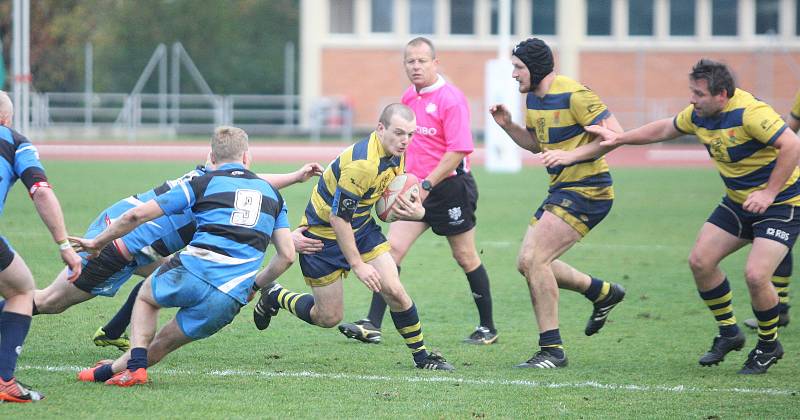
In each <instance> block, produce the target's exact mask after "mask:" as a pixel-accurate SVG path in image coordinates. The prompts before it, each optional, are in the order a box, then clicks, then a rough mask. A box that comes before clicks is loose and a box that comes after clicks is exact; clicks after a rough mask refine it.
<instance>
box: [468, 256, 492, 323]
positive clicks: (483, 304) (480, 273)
mask: <svg viewBox="0 0 800 420" xmlns="http://www.w3.org/2000/svg"><path fill="white" fill-rule="evenodd" d="M466 275H467V281H468V282H469V288H470V290H471V291H472V298H473V299H474V300H475V306H477V307H478V317H479V318H480V324H481V326H482V327H486V328H488V329H489V331H491V332H493V333H496V332H497V330H496V329H495V328H494V319H493V318H492V292H491V289H490V288H489V275H488V274H487V273H486V269H485V268H484V267H483V264H481V265H480V266H478V268H476V269H474V270H472V271H470V272H469V273H466Z"/></svg>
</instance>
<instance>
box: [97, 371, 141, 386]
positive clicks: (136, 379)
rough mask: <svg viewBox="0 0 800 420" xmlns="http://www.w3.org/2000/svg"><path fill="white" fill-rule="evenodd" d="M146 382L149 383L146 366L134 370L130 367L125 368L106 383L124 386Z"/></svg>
mask: <svg viewBox="0 0 800 420" xmlns="http://www.w3.org/2000/svg"><path fill="white" fill-rule="evenodd" d="M144 383H147V369H145V368H139V369H136V370H133V371H132V370H130V369H125V370H123V371H122V372H120V373H117V374H116V375H114V376H112V377H111V379H109V380H107V381H106V385H116V386H122V387H129V386H134V385H139V384H144Z"/></svg>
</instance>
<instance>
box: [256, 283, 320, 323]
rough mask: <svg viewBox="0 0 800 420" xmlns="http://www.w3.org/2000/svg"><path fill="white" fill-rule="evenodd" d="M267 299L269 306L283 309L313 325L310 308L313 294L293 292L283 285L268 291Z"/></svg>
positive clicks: (312, 303) (312, 305)
mask: <svg viewBox="0 0 800 420" xmlns="http://www.w3.org/2000/svg"><path fill="white" fill-rule="evenodd" d="M263 298H264V297H263V296H262V299H263ZM267 299H268V302H269V304H270V305H271V306H273V307H274V306H277V307H280V308H282V309H285V310H287V311H289V312H291V313H292V314H294V316H296V317H298V318H300V319H302V320H303V321H305V322H307V323H309V324H311V325H315V324H314V321H313V320H312V319H311V308H313V307H314V303H315V301H314V296H313V295H311V294H310V293H295V292H292V291H290V290H289V289H287V288H285V287H281V288H277V289H275V290H273V291H272V292H271V293H269V295H267Z"/></svg>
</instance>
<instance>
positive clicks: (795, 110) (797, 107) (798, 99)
mask: <svg viewBox="0 0 800 420" xmlns="http://www.w3.org/2000/svg"><path fill="white" fill-rule="evenodd" d="M789 112H791V113H792V117H794V119H796V120H800V90H798V91H797V95H795V97H794V103H793V104H792V110H791V111H789Z"/></svg>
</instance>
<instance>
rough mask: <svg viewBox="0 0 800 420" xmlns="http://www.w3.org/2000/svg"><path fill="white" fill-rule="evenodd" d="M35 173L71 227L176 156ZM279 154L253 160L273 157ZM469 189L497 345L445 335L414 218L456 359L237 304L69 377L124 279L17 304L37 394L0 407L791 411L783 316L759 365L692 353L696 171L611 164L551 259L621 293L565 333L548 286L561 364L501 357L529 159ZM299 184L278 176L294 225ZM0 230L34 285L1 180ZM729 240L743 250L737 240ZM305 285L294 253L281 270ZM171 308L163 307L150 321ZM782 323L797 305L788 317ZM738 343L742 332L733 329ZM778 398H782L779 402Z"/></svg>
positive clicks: (710, 185) (451, 304) (138, 413)
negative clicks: (215, 322)
mask: <svg viewBox="0 0 800 420" xmlns="http://www.w3.org/2000/svg"><path fill="white" fill-rule="evenodd" d="M47 167H48V175H49V176H50V179H51V181H52V183H53V184H54V185H55V189H56V192H57V194H58V196H59V198H60V200H61V202H62V206H63V207H64V209H65V214H66V217H67V221H68V225H69V228H70V231H71V232H72V233H82V232H83V231H84V230H85V229H86V227H87V226H88V224H89V223H90V222H91V221H92V220H93V218H94V217H95V216H96V214H97V213H98V212H99V211H100V210H102V209H103V208H105V207H106V206H107V205H109V204H110V203H112V202H114V201H115V200H117V199H119V198H121V197H123V196H126V195H129V194H131V193H136V192H140V191H143V190H146V189H147V188H150V187H152V186H153V185H156V184H157V183H159V182H161V181H162V180H163V179H166V178H174V177H177V176H178V175H180V174H182V173H184V172H185V171H186V170H188V169H189V165H186V164H180V163H174V164H169V163H142V164H130V163H120V162H114V163H95V162H68V163H67V162H50V163H48V165H47ZM290 168H291V167H289V166H286V165H259V166H258V167H256V168H255V169H257V170H258V171H271V172H279V171H284V170H288V169H290ZM476 177H477V179H478V183H479V188H480V193H481V198H480V202H479V211H478V217H479V224H478V231H477V243H478V248H479V251H480V253H481V257H482V259H483V262H484V264H485V266H486V267H487V269H488V272H489V274H490V277H491V279H492V293H493V299H494V305H495V320H496V323H497V327H498V329H499V331H500V339H499V343H498V344H496V345H493V346H488V347H472V346H467V345H464V344H462V343H461V339H462V338H463V337H465V336H466V335H467V334H468V333H469V332H471V331H472V329H473V328H474V327H475V325H477V313H476V310H475V306H474V303H473V302H472V299H471V297H470V293H469V289H468V286H467V283H466V281H465V278H464V275H463V273H462V272H461V270H460V269H459V268H458V266H457V265H456V264H455V262H454V261H453V259H452V258H451V257H450V250H449V248H448V246H447V243H446V241H445V240H444V239H443V238H439V237H436V236H434V235H433V234H431V233H426V234H425V235H424V236H423V237H421V238H420V239H419V241H418V242H417V244H416V245H415V246H414V248H412V250H411V253H410V254H409V256H408V257H407V259H406V261H405V262H404V264H403V280H404V284H405V285H406V288H407V289H408V291H409V293H410V295H411V296H412V298H413V299H414V300H415V302H416V304H417V307H418V309H419V312H420V318H421V320H422V322H423V327H424V332H425V339H426V343H427V344H428V346H429V347H432V348H434V349H437V350H440V351H441V352H442V353H443V354H444V355H445V356H446V357H447V359H448V360H449V361H451V362H453V364H454V365H455V366H456V369H457V370H456V372H454V373H451V374H447V373H439V372H422V371H418V370H416V369H413V368H412V366H411V359H410V356H409V354H408V351H407V349H406V348H405V346H404V345H403V342H402V340H401V338H400V337H399V335H398V334H396V333H394V331H393V329H392V327H391V321H390V320H389V319H388V317H387V319H386V320H385V321H384V343H383V344H380V345H365V344H361V343H358V342H355V341H352V340H346V339H345V338H344V337H342V336H341V335H340V334H339V333H338V332H337V331H336V330H335V329H333V330H323V329H320V328H316V327H311V326H308V325H306V324H305V323H303V322H302V321H299V320H298V319H296V318H294V317H292V316H291V315H287V314H285V313H281V314H280V315H279V316H278V317H277V318H276V319H275V320H273V323H272V326H271V327H270V329H269V330H267V331H265V332H259V331H257V330H256V329H255V328H254V326H253V325H252V321H251V319H252V318H251V307H250V306H248V307H245V308H244V309H243V310H242V313H241V314H240V316H239V317H237V319H236V320H235V321H234V322H233V324H232V325H230V326H229V327H227V328H225V329H224V330H222V331H221V332H220V333H218V334H217V335H215V336H213V337H211V338H209V339H207V340H203V341H202V342H198V343H193V344H191V345H189V346H188V347H185V348H183V349H180V350H178V351H177V352H176V353H174V354H172V355H171V356H169V357H168V358H167V359H166V360H164V361H163V362H162V363H161V364H159V365H158V366H156V367H154V368H152V369H151V373H150V378H151V383H149V384H148V385H146V386H142V387H139V388H138V389H118V388H111V387H106V386H104V385H100V384H84V383H78V382H76V381H75V379H74V376H75V373H76V371H77V368H78V367H86V366H91V365H92V364H93V363H94V362H95V361H96V360H98V359H101V358H108V357H114V356H117V353H116V352H115V351H113V350H109V349H101V348H96V347H94V346H93V345H92V343H91V336H92V334H93V333H94V331H95V329H96V328H97V327H98V326H100V325H102V324H103V323H104V322H105V320H106V319H107V318H108V317H110V316H111V315H112V314H113V312H114V311H115V310H116V308H117V306H118V305H119V304H120V303H121V300H122V299H123V298H124V296H126V295H127V292H128V290H129V289H130V287H131V286H133V284H134V282H130V283H129V284H127V285H126V286H125V287H124V288H123V290H122V291H121V292H120V294H119V295H118V296H117V298H114V299H108V298H97V299H94V300H92V301H90V302H87V303H85V304H82V305H80V306H77V307H75V308H72V309H70V310H68V311H67V312H66V313H64V314H61V315H58V316H41V317H37V318H36V319H35V320H34V323H33V327H32V329H31V333H30V335H29V337H28V340H27V343H26V347H25V351H24V352H23V354H22V357H21V358H20V369H19V372H18V374H19V377H20V378H21V379H22V380H23V381H24V382H27V383H30V384H35V385H36V386H37V387H38V388H39V389H41V390H42V391H43V392H44V393H46V395H47V400H46V401H45V402H43V403H40V404H35V405H28V406H10V405H5V406H3V407H2V409H1V410H2V411H0V413H2V417H11V416H18V417H22V416H25V417H30V418H55V417H64V416H67V417H89V418H91V417H112V418H118V417H120V418H123V417H139V418H149V417H181V418H183V417H192V418H222V417H225V418H228V417H234V418H244V417H247V418H253V417H269V418H278V417H283V418H291V417H317V418H327V417H337V418H339V417H343V418H351V417H353V418H355V417H359V418H373V417H415V418H432V417H437V418H470V417H476V418H483V417H488V418H522V417H541V418H551V417H555V416H559V417H566V418H600V417H617V418H642V417H646V418H652V417H656V418H676V417H680V418H714V416H717V417H719V418H738V417H756V418H782V417H783V418H789V417H795V416H797V404H798V397H797V392H798V391H800V384H799V382H800V381H798V379H797V378H798V376H800V364H798V363H797V360H798V348H800V337H798V334H797V329H798V325H796V324H794V323H793V324H792V325H790V326H789V327H788V329H783V330H781V341H782V343H783V345H784V348H785V349H786V355H785V357H784V360H783V361H782V362H781V363H779V364H778V365H776V366H774V367H772V368H771V369H770V371H769V373H768V374H767V375H762V376H758V377H743V376H740V375H737V374H736V371H737V370H738V369H739V368H740V367H741V364H742V362H743V361H744V358H745V356H746V352H739V353H732V354H731V355H730V356H729V358H728V360H726V361H725V362H724V363H723V364H722V365H720V366H717V367H713V368H701V367H700V366H699V365H698V364H697V359H698V357H699V356H700V355H701V354H702V353H703V352H704V351H705V350H707V348H708V346H709V345H710V343H711V339H712V337H713V336H714V334H715V333H716V327H715V324H714V321H713V318H712V316H711V315H710V313H709V311H708V310H707V309H706V308H705V306H704V305H703V303H702V301H701V300H700V299H699V297H698V296H697V292H696V290H695V288H694V283H693V281H692V279H691V275H690V272H689V269H688V266H687V263H686V257H687V255H688V253H689V250H690V248H691V246H692V244H693V242H694V239H695V236H696V233H697V230H698V229H699V227H700V226H701V225H702V223H703V221H704V220H705V219H706V217H707V216H708V214H709V213H710V211H711V210H712V209H713V208H714V207H715V206H716V205H717V203H718V201H719V199H720V197H721V195H722V185H721V182H720V180H719V177H718V176H717V175H716V173H715V172H714V171H713V170H711V169H617V170H615V171H614V177H615V182H616V192H617V197H618V199H617V200H616V203H615V205H614V209H613V210H612V212H611V214H610V215H609V216H608V218H607V219H606V220H605V221H604V222H603V223H602V224H600V226H599V227H598V228H597V229H596V230H595V231H593V232H592V233H591V234H589V235H588V237H587V238H586V239H584V240H583V241H582V242H581V243H580V244H578V245H577V246H575V247H574V249H572V250H570V251H569V252H568V253H567V254H566V256H565V257H564V260H565V261H567V262H569V263H571V264H573V265H574V266H575V267H577V268H579V269H581V270H583V271H585V272H588V273H591V274H593V275H595V276H598V277H601V278H605V279H609V280H614V281H619V282H621V283H622V284H624V285H625V287H626V288H627V290H628V295H627V298H626V300H625V302H624V303H623V304H622V305H620V306H619V307H618V309H615V310H614V312H613V313H612V314H611V317H610V321H609V322H608V324H607V325H606V327H605V329H604V330H603V331H602V332H601V333H600V334H598V335H596V336H593V337H585V336H584V335H583V327H584V323H585V321H586V318H587V317H588V315H589V313H590V311H591V307H590V305H589V303H588V302H587V301H586V300H585V298H583V297H582V296H580V295H577V294H575V293H570V292H564V293H562V295H561V304H560V314H561V325H560V327H561V334H562V337H563V339H564V341H565V346H566V350H567V353H568V355H569V358H570V366H569V367H568V368H566V369H561V370H558V371H540V370H516V369H512V368H511V366H513V365H514V364H517V363H519V362H522V361H524V360H525V359H527V358H528V357H529V356H531V355H532V354H533V352H534V351H535V350H536V343H537V339H538V335H537V331H536V326H535V322H534V318H533V313H532V310H531V304H530V300H529V298H528V290H527V287H526V286H525V283H524V280H523V279H522V277H521V276H520V275H519V274H518V273H517V272H516V268H515V260H516V254H517V250H518V247H519V243H520V241H521V239H522V235H523V233H524V231H525V229H526V225H527V222H528V220H529V218H530V216H531V213H532V211H533V210H534V209H535V208H536V207H537V206H538V205H539V203H540V201H541V200H542V198H543V197H544V194H545V191H546V176H545V174H544V171H543V170H542V169H541V168H528V169H525V170H524V171H523V172H521V173H518V174H488V173H486V172H484V171H481V170H478V171H476ZM310 188H311V186H310V185H301V186H295V187H292V188H289V189H286V190H284V192H283V194H284V197H285V198H286V200H287V203H288V204H289V206H290V207H289V210H290V213H291V220H292V222H293V223H297V222H298V221H299V218H300V212H301V211H302V209H304V208H305V204H306V200H307V195H308V192H309V190H310ZM0 232H2V234H3V235H4V236H6V237H7V238H8V239H9V241H10V242H11V244H12V245H13V246H14V247H15V249H16V250H17V251H18V252H19V253H20V254H21V255H23V256H24V258H25V260H26V261H27V263H28V265H29V266H30V268H31V270H32V271H33V273H34V276H35V277H36V279H37V283H38V285H39V286H40V287H44V286H46V285H47V284H48V283H49V282H50V281H51V279H52V278H54V276H55V274H56V272H57V271H58V270H59V269H60V263H59V261H58V253H57V248H56V246H55V245H54V244H52V241H51V239H50V238H49V235H48V233H47V231H46V230H45V228H44V227H43V226H42V224H41V223H40V222H39V220H38V218H37V216H36V214H35V211H33V207H32V204H31V203H30V200H28V199H27V197H26V194H25V192H24V191H23V189H21V188H19V187H17V188H16V189H15V190H14V191H13V192H12V193H11V194H10V196H9V199H8V203H7V206H6V210H5V214H4V215H3V217H2V219H0ZM745 252H746V251H745ZM745 252H739V253H737V254H735V255H733V256H731V257H730V258H728V260H726V261H724V263H723V268H724V269H725V270H726V272H728V273H729V277H730V280H731V286H732V287H733V289H734V305H735V308H736V310H737V315H738V317H739V319H740V320H741V319H744V318H749V317H751V316H752V313H751V311H750V308H749V298H748V295H747V290H746V286H745V284H744V280H743V275H742V272H743V268H744V259H745V256H746V254H745ZM281 282H282V283H283V284H285V285H287V286H288V287H289V288H292V289H295V290H304V291H307V290H308V288H307V287H306V286H305V284H304V283H303V281H302V278H301V276H300V272H299V267H297V266H295V267H292V268H291V270H290V271H289V272H288V273H287V274H286V275H285V276H284V277H282V278H281ZM368 301H369V292H368V291H367V289H366V288H365V287H364V286H363V285H362V284H361V283H360V282H359V281H358V280H357V279H355V277H353V276H351V277H350V278H348V279H346V280H345V312H346V313H345V319H346V320H354V319H357V318H360V317H362V316H363V315H364V314H365V312H366V308H367V305H368ZM173 313H174V310H164V311H163V313H162V319H163V320H164V321H165V320H167V319H168V318H169V317H170V316H172V314H173ZM795 322H798V321H795ZM747 334H748V344H747V347H746V348H747V349H749V348H751V347H752V345H753V344H755V340H756V337H755V334H753V333H752V332H747ZM792 413H795V414H792Z"/></svg>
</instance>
